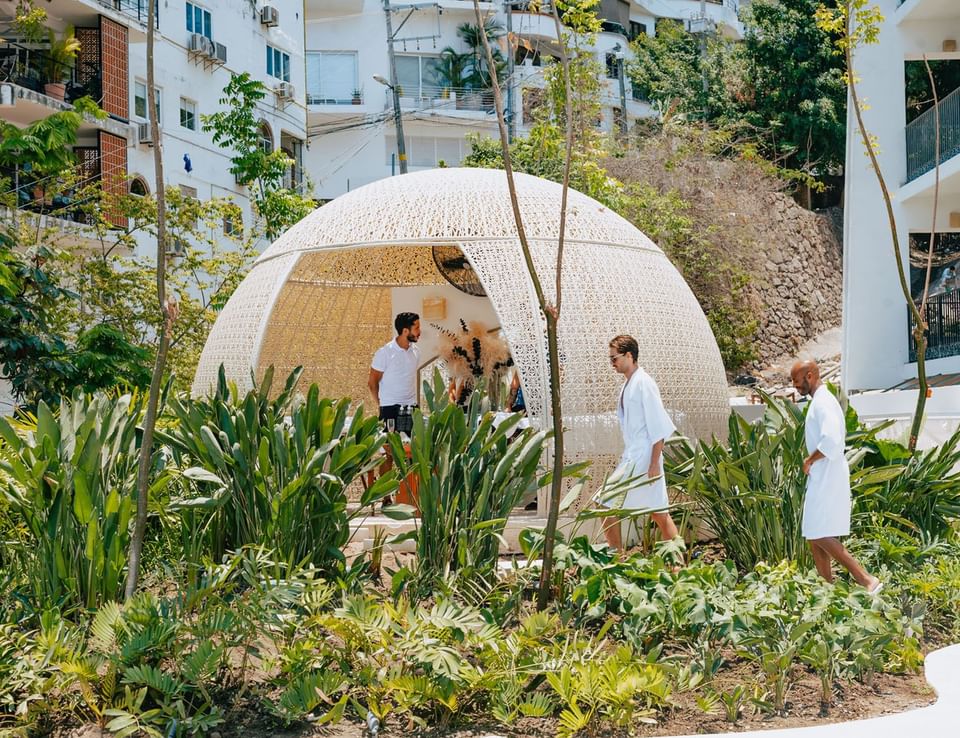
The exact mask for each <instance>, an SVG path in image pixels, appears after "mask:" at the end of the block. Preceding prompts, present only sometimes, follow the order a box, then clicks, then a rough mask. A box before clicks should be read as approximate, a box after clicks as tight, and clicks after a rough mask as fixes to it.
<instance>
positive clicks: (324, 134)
mask: <svg viewBox="0 0 960 738" xmlns="http://www.w3.org/2000/svg"><path fill="white" fill-rule="evenodd" d="M741 4H742V3H741V2H738V0H708V1H707V0H704V1H703V2H701V0H602V2H601V3H600V5H599V9H598V14H599V16H600V17H601V18H602V19H603V30H602V31H601V33H600V34H598V37H597V40H596V43H595V46H594V51H595V53H596V54H597V57H598V61H599V62H600V63H601V64H602V67H603V69H605V70H606V75H605V78H604V80H603V98H602V107H603V114H602V119H601V120H600V121H599V125H600V127H601V128H602V129H603V130H605V131H608V132H612V131H614V130H616V129H617V128H618V127H619V125H620V121H621V116H624V115H625V116H626V122H627V125H628V126H629V125H630V124H631V123H632V122H633V121H635V120H637V119H638V118H642V117H646V116H650V115H652V114H653V111H652V110H651V108H650V106H649V105H648V104H647V103H646V102H645V101H643V100H641V99H639V97H640V96H639V95H635V94H634V93H633V91H632V89H631V87H630V83H629V80H625V79H624V80H621V69H622V61H624V60H626V59H629V54H630V51H629V41H630V40H632V39H633V38H635V37H636V36H637V35H638V34H641V33H647V34H654V33H655V28H656V21H657V19H659V18H672V19H677V20H681V21H685V22H687V23H688V24H692V25H691V28H693V29H694V30H697V29H699V28H704V27H705V28H708V29H713V30H716V31H718V32H720V33H724V34H726V35H729V36H731V37H733V38H739V37H741V36H742V33H743V29H742V26H741V25H740V21H739V19H738V11H739V8H740V5H741ZM480 6H481V9H482V10H483V12H484V13H485V16H486V17H489V18H490V19H491V20H492V21H493V22H494V23H496V24H497V25H499V26H500V27H501V28H502V29H503V31H504V36H503V38H502V39H501V40H500V41H499V44H500V48H501V51H502V53H503V54H504V56H505V57H511V58H512V65H511V68H512V74H510V75H509V88H510V94H509V95H508V96H507V97H508V99H507V101H506V102H507V103H508V105H509V110H508V115H509V116H510V118H511V119H512V121H513V128H514V131H515V132H516V133H518V134H520V135H522V134H523V133H524V132H526V131H527V130H529V126H530V124H531V113H532V110H533V109H534V108H535V106H536V105H537V102H538V99H539V98H538V93H539V90H541V89H542V88H543V86H544V81H543V75H542V69H543V68H542V66H541V65H542V64H543V63H544V62H546V61H547V59H548V58H550V57H555V56H556V55H557V50H558V48H559V47H558V38H557V33H556V27H555V24H554V20H553V17H552V14H551V13H550V11H549V3H531V2H529V1H526V0H520V1H515V0H481V2H480ZM390 7H391V13H390V16H391V17H390V20H391V26H392V31H393V38H394V52H395V55H396V66H397V78H398V79H397V85H398V88H399V91H400V107H401V110H402V114H403V119H402V123H403V129H404V140H405V142H406V155H407V160H408V168H409V170H410V171H417V170H420V169H430V168H433V167H437V166H443V165H445V166H457V165H459V163H460V162H461V160H462V159H463V158H464V157H465V156H466V155H467V154H468V153H469V150H470V146H469V143H468V142H467V140H466V135H467V134H468V133H480V134H482V135H488V136H496V135H497V128H496V116H495V113H494V107H493V99H492V96H491V95H489V94H480V93H477V92H476V91H473V90H470V89H466V88H465V87H464V86H462V85H458V84H456V82H457V78H456V76H455V75H451V74H449V73H444V72H443V71H441V68H442V65H443V54H444V50H445V49H447V48H451V49H453V50H454V51H456V52H459V53H465V52H468V51H469V49H468V48H467V46H466V45H465V43H464V40H463V39H462V38H461V37H460V36H458V34H457V28H458V26H460V25H461V24H464V23H469V24H472V25H475V24H476V17H475V12H474V4H473V0H435V1H433V2H423V1H421V0H391V2H390ZM306 64H307V75H306V84H307V90H306V102H307V122H308V152H307V154H306V157H305V162H306V165H305V168H306V172H307V174H308V175H309V177H310V179H311V182H312V184H313V188H314V193H315V195H316V196H317V197H318V198H319V199H324V200H325V199H331V198H334V197H336V196H338V195H340V194H343V193H344V192H347V191H349V190H350V189H354V188H356V187H359V186H362V185H364V184H367V183H369V182H372V181H375V180H377V179H380V178H382V177H387V176H391V175H392V174H398V173H399V171H400V168H399V163H398V159H397V137H396V128H395V124H394V105H393V94H392V91H391V90H390V89H389V88H388V87H387V86H385V85H384V84H382V83H380V82H378V81H376V80H375V77H379V78H382V80H383V81H384V82H389V81H390V80H391V79H392V77H391V71H390V63H389V56H388V43H387V19H386V10H385V4H384V2H383V0H306Z"/></svg>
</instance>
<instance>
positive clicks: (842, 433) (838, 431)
mask: <svg viewBox="0 0 960 738" xmlns="http://www.w3.org/2000/svg"><path fill="white" fill-rule="evenodd" d="M830 399H833V398H832V397H831V398H830ZM831 404H832V403H831ZM831 404H828V403H823V405H821V406H820V407H818V408H817V413H816V420H817V426H818V429H819V431H820V439H819V440H818V441H817V451H819V452H820V453H822V454H823V455H824V456H826V457H827V458H828V459H831V460H832V459H838V458H840V457H841V456H843V453H844V450H845V449H846V444H847V428H846V424H845V423H844V420H843V414H842V413H841V412H840V408H839V407H832V406H831Z"/></svg>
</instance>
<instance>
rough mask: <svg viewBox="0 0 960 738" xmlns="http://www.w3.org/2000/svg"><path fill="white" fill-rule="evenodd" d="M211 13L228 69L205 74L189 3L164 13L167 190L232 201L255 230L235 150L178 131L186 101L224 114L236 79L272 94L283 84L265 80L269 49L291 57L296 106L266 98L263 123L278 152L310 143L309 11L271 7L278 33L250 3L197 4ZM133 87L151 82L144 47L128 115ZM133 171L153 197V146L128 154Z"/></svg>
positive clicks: (174, 3)
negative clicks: (226, 94) (236, 171)
mask: <svg viewBox="0 0 960 738" xmlns="http://www.w3.org/2000/svg"><path fill="white" fill-rule="evenodd" d="M194 4H195V5H198V6H200V7H203V8H205V9H207V10H209V11H210V12H211V15H212V36H213V40H214V41H216V42H219V43H222V44H224V45H225V46H226V47H227V63H226V64H225V65H224V66H222V67H217V68H215V67H211V68H205V67H204V65H203V64H202V63H200V64H198V63H196V62H195V60H194V59H193V58H191V56H190V55H189V54H188V53H187V44H188V38H189V35H190V33H189V31H187V28H186V14H185V3H184V0H168V2H166V3H165V4H164V5H163V6H162V7H161V9H160V33H161V34H162V38H160V39H158V42H157V45H156V61H155V74H156V79H157V87H158V88H159V89H160V92H161V109H160V125H161V128H162V129H163V132H164V141H165V146H164V177H165V180H166V181H167V183H168V185H172V186H177V185H186V186H189V187H193V188H195V189H196V190H197V194H198V196H199V198H200V199H209V198H211V197H228V196H229V197H233V199H234V200H235V201H236V202H237V203H238V204H239V205H241V207H242V209H243V211H244V213H243V218H244V225H245V226H246V227H249V226H250V224H251V213H250V209H249V202H248V199H247V194H246V191H245V189H244V188H240V187H238V186H237V185H236V183H235V181H234V177H233V175H232V174H230V172H229V168H230V156H231V152H230V150H229V149H221V148H220V147H219V146H217V145H215V144H214V143H213V141H212V135H211V134H209V133H204V132H203V131H202V130H201V126H200V121H199V119H198V121H197V130H196V131H191V130H188V129H186V128H183V127H182V126H181V125H180V98H181V96H182V97H184V98H187V99H190V100H193V101H195V102H196V107H197V115H198V118H199V116H200V115H209V114H211V113H214V112H216V111H218V110H220V109H221V108H222V106H221V105H220V103H219V99H220V97H221V95H222V91H223V88H224V87H225V86H226V85H227V83H228V82H229V81H230V76H231V74H239V73H241V72H249V73H250V74H251V76H252V77H253V78H254V79H257V80H259V81H261V82H263V83H264V84H265V85H266V87H267V88H268V89H270V90H273V89H275V88H276V87H277V85H278V84H279V80H278V79H274V78H272V77H269V76H268V75H267V73H266V45H267V44H268V43H269V44H270V45H271V46H273V47H275V48H278V49H281V50H282V51H284V52H286V53H288V54H289V55H290V75H291V79H290V81H291V82H292V83H293V85H294V87H295V89H296V98H295V99H294V100H293V101H290V102H287V103H283V104H281V103H279V102H278V101H277V99H276V97H275V96H274V95H273V94H268V95H267V97H266V98H265V99H264V100H263V101H262V102H261V104H260V106H259V111H258V112H259V115H260V117H262V118H263V119H264V120H265V121H266V122H267V123H268V124H269V125H270V128H271V130H272V132H273V138H274V144H275V147H276V148H279V146H280V138H281V134H282V133H283V132H286V133H289V134H291V135H293V136H294V137H296V138H298V139H300V140H304V139H305V138H306V108H305V105H304V87H305V80H304V55H303V43H304V42H303V4H302V2H299V1H298V0H271V2H270V3H269V4H270V5H272V6H274V7H276V8H277V9H278V10H279V11H280V24H279V25H278V26H276V27H274V28H267V27H266V26H263V25H261V23H260V20H259V8H260V7H262V5H263V4H264V3H263V2H262V1H261V2H258V3H257V10H256V11H255V10H254V9H253V8H252V7H251V4H250V3H248V2H239V1H238V0H202V1H201V0H198V2H196V3H194ZM135 81H141V82H144V83H145V82H146V44H145V43H136V44H133V43H132V44H130V115H131V120H132V121H142V120H143V119H142V118H137V117H136V116H135V115H134V89H135V85H134V82H135ZM184 154H187V155H189V157H190V160H191V164H192V167H193V171H192V172H190V173H188V172H186V171H185V169H184V161H183V156H184ZM128 171H129V172H130V174H140V175H143V176H144V178H145V179H146V181H147V183H148V184H149V186H150V189H151V191H152V190H153V189H154V177H153V150H152V148H151V147H149V146H147V145H140V146H134V147H132V148H130V149H129V150H128Z"/></svg>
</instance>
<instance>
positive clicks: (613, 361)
mask: <svg viewBox="0 0 960 738" xmlns="http://www.w3.org/2000/svg"><path fill="white" fill-rule="evenodd" d="M621 356H623V354H610V363H611V364H616V363H617V359H619V358H620V357H621Z"/></svg>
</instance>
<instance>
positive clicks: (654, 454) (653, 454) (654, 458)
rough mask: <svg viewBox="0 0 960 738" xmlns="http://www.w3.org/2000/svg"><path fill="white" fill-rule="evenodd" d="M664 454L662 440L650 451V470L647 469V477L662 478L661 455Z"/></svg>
mask: <svg viewBox="0 0 960 738" xmlns="http://www.w3.org/2000/svg"><path fill="white" fill-rule="evenodd" d="M662 453H663V439H662V438H661V439H660V440H659V441H657V442H656V443H655V444H653V448H652V449H650V468H649V469H647V476H648V477H650V478H651V479H652V478H653V477H659V476H660V454H662Z"/></svg>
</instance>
